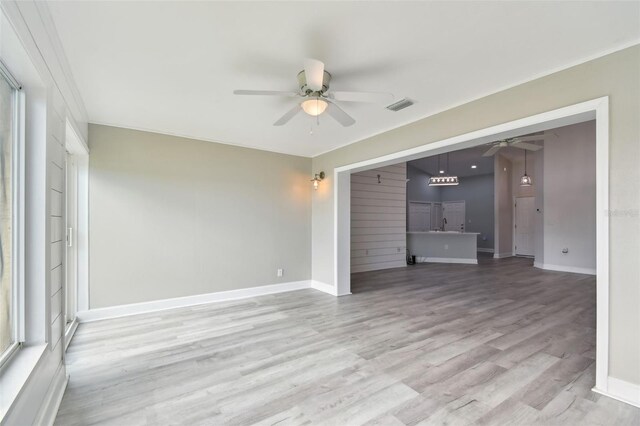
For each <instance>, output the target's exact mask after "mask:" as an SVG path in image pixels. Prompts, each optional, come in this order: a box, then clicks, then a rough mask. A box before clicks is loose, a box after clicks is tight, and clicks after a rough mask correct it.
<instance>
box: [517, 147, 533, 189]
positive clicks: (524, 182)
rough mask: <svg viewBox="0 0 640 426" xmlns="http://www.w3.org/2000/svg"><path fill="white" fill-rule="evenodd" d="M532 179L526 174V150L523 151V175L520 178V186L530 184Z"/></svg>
mask: <svg viewBox="0 0 640 426" xmlns="http://www.w3.org/2000/svg"><path fill="white" fill-rule="evenodd" d="M531 184H533V180H531V176H528V175H527V151H526V150H525V151H524V175H522V177H521V178H520V186H531Z"/></svg>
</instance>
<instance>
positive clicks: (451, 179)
mask: <svg viewBox="0 0 640 426" xmlns="http://www.w3.org/2000/svg"><path fill="white" fill-rule="evenodd" d="M438 170H439V171H440V172H442V170H440V155H438ZM459 183H460V182H459V181H458V176H451V175H449V153H448V152H447V173H446V174H445V175H444V176H432V177H431V178H429V186H455V185H458V184H459Z"/></svg>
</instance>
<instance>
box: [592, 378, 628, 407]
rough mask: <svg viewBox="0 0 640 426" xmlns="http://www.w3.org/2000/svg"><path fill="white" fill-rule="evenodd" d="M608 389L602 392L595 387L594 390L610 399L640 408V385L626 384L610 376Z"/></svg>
mask: <svg viewBox="0 0 640 426" xmlns="http://www.w3.org/2000/svg"><path fill="white" fill-rule="evenodd" d="M607 388H608V390H602V389H599V388H597V387H595V388H593V389H592V390H593V391H594V392H597V393H599V394H601V395H604V396H608V397H609V398H613V399H617V400H618V401H622V402H624V403H626V404H630V405H633V406H634V407H638V408H640V385H636V384H634V383H629V382H625V381H624V380H620V379H616V378H615V377H611V376H609V378H608V380H607Z"/></svg>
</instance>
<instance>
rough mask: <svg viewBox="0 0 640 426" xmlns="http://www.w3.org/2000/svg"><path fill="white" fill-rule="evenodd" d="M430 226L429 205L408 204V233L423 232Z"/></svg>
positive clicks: (411, 202)
mask: <svg viewBox="0 0 640 426" xmlns="http://www.w3.org/2000/svg"><path fill="white" fill-rule="evenodd" d="M430 226H431V204H428V203H416V202H413V201H410V202H409V231H410V232H425V231H428V230H429V227H430Z"/></svg>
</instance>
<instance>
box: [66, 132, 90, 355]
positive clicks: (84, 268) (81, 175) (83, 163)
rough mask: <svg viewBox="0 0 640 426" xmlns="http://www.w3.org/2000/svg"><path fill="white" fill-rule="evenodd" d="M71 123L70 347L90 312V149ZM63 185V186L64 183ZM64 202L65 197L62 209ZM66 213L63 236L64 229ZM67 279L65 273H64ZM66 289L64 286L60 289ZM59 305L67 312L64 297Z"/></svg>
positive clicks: (69, 141)
mask: <svg viewBox="0 0 640 426" xmlns="http://www.w3.org/2000/svg"><path fill="white" fill-rule="evenodd" d="M79 135H80V133H79V132H77V131H76V130H75V128H74V126H73V124H72V123H71V122H70V121H69V120H67V122H66V126H65V148H66V150H67V152H68V153H69V154H71V155H73V156H74V158H75V165H76V177H77V181H76V205H77V211H76V221H77V229H76V232H75V241H74V242H75V244H76V265H75V267H76V271H75V276H76V317H75V319H74V320H73V322H72V323H71V324H70V325H69V326H68V327H66V329H65V334H64V347H65V349H66V348H67V347H68V346H69V343H70V342H71V339H72V338H73V334H74V333H75V331H76V328H77V327H78V316H77V315H78V312H80V311H86V310H88V309H89V147H88V146H87V144H86V142H85V141H84V140H83V139H82V138H81V137H80V136H79ZM65 185H66V183H65ZM66 204H67V200H66V198H65V208H66ZM66 220H67V219H66V212H65V219H64V221H65V235H66V233H67V232H68V230H67V229H66V226H67V225H66ZM66 257H67V247H66V243H65V250H64V266H65V268H66V264H67V259H66ZM65 280H66V271H65ZM65 286H66V283H65V285H64V286H63V288H64V287H65ZM63 296H64V297H63V302H62V306H63V309H64V312H65V313H66V309H67V306H66V299H67V294H66V293H65V294H64V295H63Z"/></svg>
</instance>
